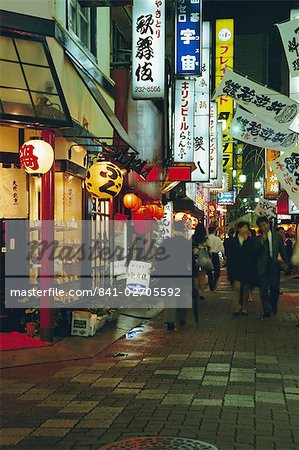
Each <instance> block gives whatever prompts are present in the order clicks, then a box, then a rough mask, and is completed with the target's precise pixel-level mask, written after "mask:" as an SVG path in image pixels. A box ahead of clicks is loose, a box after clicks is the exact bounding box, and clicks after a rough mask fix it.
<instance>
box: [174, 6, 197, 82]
mask: <svg viewBox="0 0 299 450" xmlns="http://www.w3.org/2000/svg"><path fill="white" fill-rule="evenodd" d="M201 5H202V0H176V18H175V20H176V74H177V75H196V76H199V75H200V74H201V58H200V49H201V45H200V43H201V23H202V20H201Z"/></svg>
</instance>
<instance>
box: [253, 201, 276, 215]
mask: <svg viewBox="0 0 299 450" xmlns="http://www.w3.org/2000/svg"><path fill="white" fill-rule="evenodd" d="M254 212H255V214H256V215H257V216H264V217H268V219H272V218H273V217H276V206H275V205H274V204H273V203H271V202H269V201H268V200H264V199H263V200H260V201H259V203H258V204H257V206H256V208H255V210H254Z"/></svg>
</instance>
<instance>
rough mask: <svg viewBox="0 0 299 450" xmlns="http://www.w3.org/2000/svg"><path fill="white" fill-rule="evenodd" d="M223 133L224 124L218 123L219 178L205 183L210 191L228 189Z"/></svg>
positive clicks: (204, 185)
mask: <svg viewBox="0 0 299 450" xmlns="http://www.w3.org/2000/svg"><path fill="white" fill-rule="evenodd" d="M222 158H223V132H222V123H221V122H217V178H215V179H214V180H210V181H209V182H208V183H203V187H205V188H209V189H212V190H213V189H222V187H223V188H224V190H225V189H226V190H227V188H226V186H225V184H226V183H225V182H224V181H223V164H222Z"/></svg>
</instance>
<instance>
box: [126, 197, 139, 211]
mask: <svg viewBox="0 0 299 450" xmlns="http://www.w3.org/2000/svg"><path fill="white" fill-rule="evenodd" d="M123 204H124V206H125V207H126V208H128V209H131V210H132V211H136V210H137V209H139V208H140V207H141V205H142V200H141V199H140V198H139V197H137V195H135V194H126V195H125V196H124V198H123Z"/></svg>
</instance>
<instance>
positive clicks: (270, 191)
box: [265, 148, 280, 198]
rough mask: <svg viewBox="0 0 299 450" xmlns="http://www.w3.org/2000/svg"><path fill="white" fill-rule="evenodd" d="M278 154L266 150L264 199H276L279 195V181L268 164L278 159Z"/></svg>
mask: <svg viewBox="0 0 299 450" xmlns="http://www.w3.org/2000/svg"><path fill="white" fill-rule="evenodd" d="M279 155H280V152H279V151H278V150H272V149H270V148H266V155H265V156H266V164H265V198H277V197H278V195H279V181H278V178H277V176H276V175H275V173H274V172H273V169H272V167H271V166H270V163H271V162H272V161H274V160H275V159H276V158H278V157H279Z"/></svg>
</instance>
